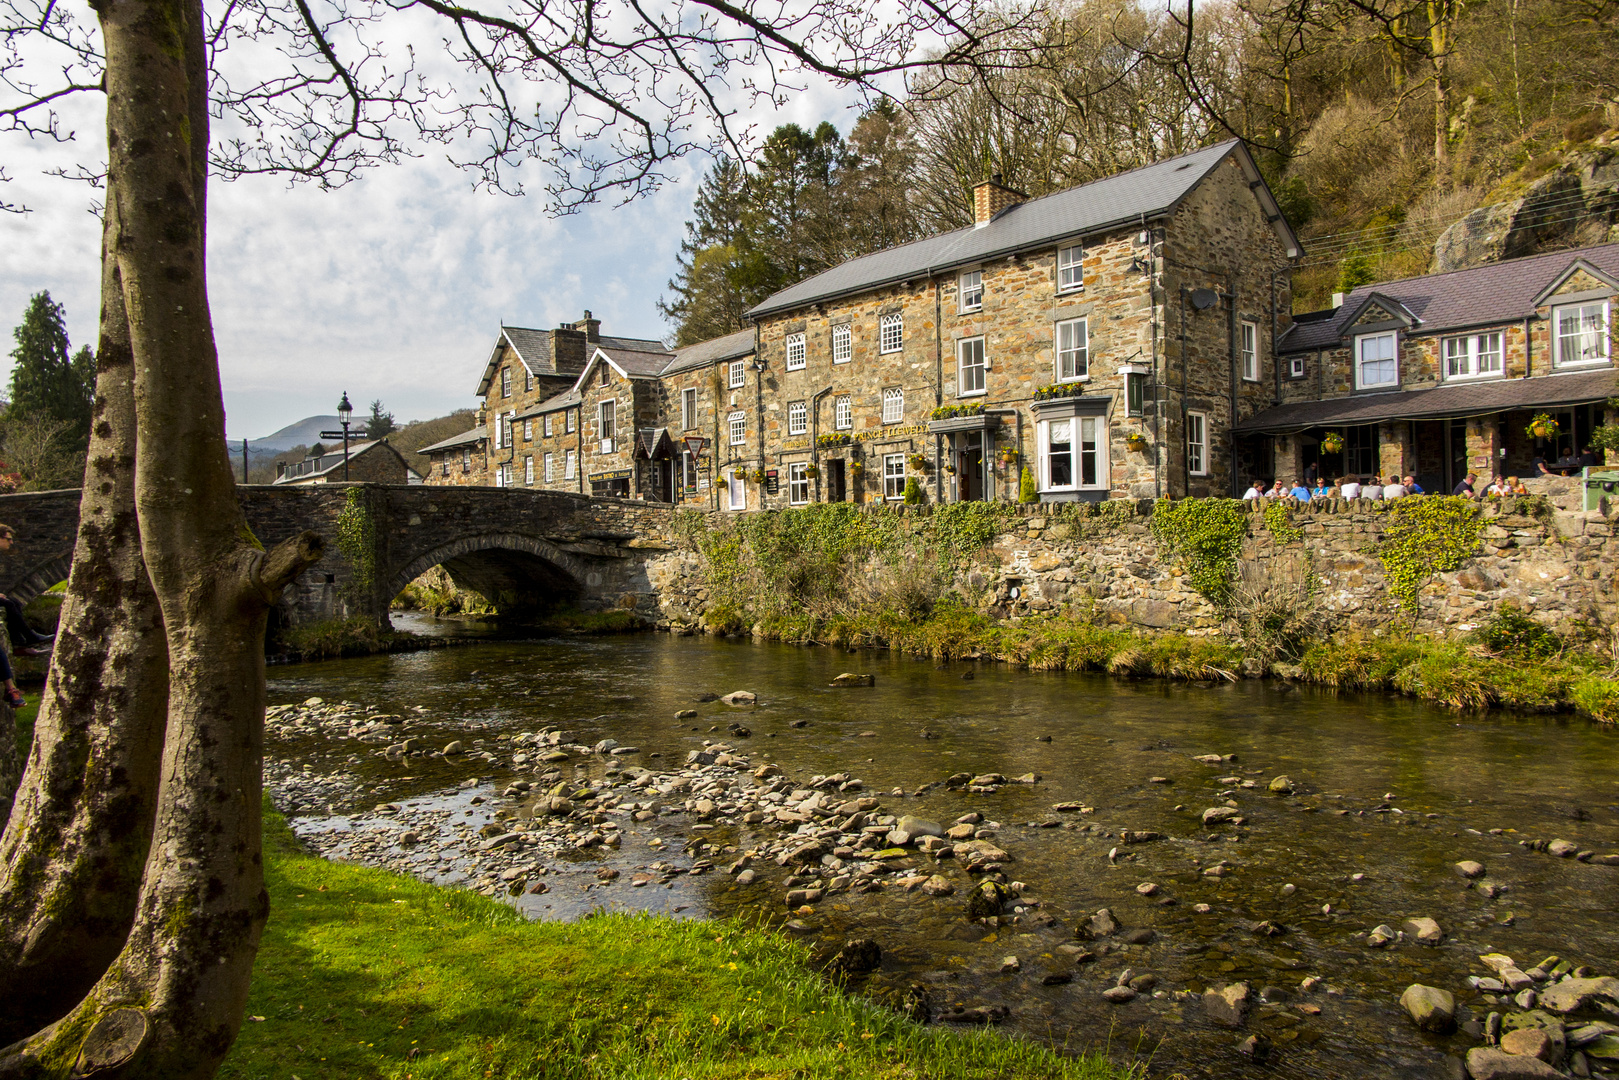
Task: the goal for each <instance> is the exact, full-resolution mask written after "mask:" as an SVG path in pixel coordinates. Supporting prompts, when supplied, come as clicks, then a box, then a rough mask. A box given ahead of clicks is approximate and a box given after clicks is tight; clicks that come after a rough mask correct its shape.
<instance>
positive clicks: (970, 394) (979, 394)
mask: <svg viewBox="0 0 1619 1080" xmlns="http://www.w3.org/2000/svg"><path fill="white" fill-rule="evenodd" d="M956 396H957V397H988V396H989V391H988V390H968V391H965V392H964V393H960V394H957V395H956Z"/></svg>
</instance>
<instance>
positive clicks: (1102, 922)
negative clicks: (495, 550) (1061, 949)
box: [1079, 908, 1119, 939]
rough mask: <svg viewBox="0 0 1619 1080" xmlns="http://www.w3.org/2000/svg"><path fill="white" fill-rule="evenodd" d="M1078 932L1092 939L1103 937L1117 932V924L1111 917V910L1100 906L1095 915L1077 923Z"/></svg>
mask: <svg viewBox="0 0 1619 1080" xmlns="http://www.w3.org/2000/svg"><path fill="white" fill-rule="evenodd" d="M1079 929H1080V932H1081V933H1083V934H1085V935H1087V936H1089V937H1090V938H1092V939H1095V938H1104V937H1108V936H1110V935H1112V934H1115V933H1117V932H1118V929H1119V924H1118V922H1117V921H1116V920H1115V919H1114V918H1113V912H1111V911H1109V910H1108V909H1107V908H1102V909H1100V910H1099V911H1097V913H1096V914H1095V915H1092V916H1091V917H1090V918H1088V919H1086V920H1085V921H1084V922H1082V923H1080V924H1079Z"/></svg>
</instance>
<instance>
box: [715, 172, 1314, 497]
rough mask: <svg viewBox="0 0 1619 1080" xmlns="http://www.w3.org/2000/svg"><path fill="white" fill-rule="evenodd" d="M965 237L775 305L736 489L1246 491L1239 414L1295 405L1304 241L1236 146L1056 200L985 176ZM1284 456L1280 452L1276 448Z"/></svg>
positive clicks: (861, 268)
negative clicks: (1292, 343)
mask: <svg viewBox="0 0 1619 1080" xmlns="http://www.w3.org/2000/svg"><path fill="white" fill-rule="evenodd" d="M974 196H975V222H974V224H973V225H972V226H971V227H969V228H965V229H959V230H956V231H954V232H949V233H944V234H942V235H939V236H934V237H930V238H928V239H926V240H921V241H918V242H915V243H912V244H906V245H903V246H900V247H896V248H891V249H888V250H885V251H879V252H876V253H874V254H871V255H866V256H862V257H860V258H857V259H852V260H850V261H848V262H846V263H843V264H841V265H839V266H836V267H833V268H832V269H830V270H827V271H825V272H824V273H821V274H818V275H816V276H815V277H812V278H809V279H808V280H806V281H802V282H799V283H798V284H796V285H793V286H792V287H790V288H787V289H784V290H782V291H781V292H779V293H777V294H775V295H774V296H771V297H770V298H768V299H767V300H765V301H764V302H763V303H761V304H759V305H758V306H757V307H755V308H754V309H753V310H752V311H751V312H750V316H751V317H752V318H753V320H754V321H755V322H756V324H757V326H758V335H759V345H758V360H759V371H758V372H757V375H756V377H754V378H750V372H749V371H747V370H743V371H740V372H736V373H734V374H733V375H732V376H731V379H730V381H729V382H728V383H727V387H726V388H727V389H728V390H729V391H731V392H732V398H731V401H730V404H729V411H728V412H727V414H726V417H725V422H724V429H725V438H724V440H723V441H724V446H722V447H721V455H720V462H721V479H722V482H723V483H725V485H726V487H727V490H728V491H729V490H731V489H732V488H733V487H734V486H735V485H736V484H737V482H738V478H741V479H742V480H743V481H744V486H745V487H746V486H747V485H752V486H751V487H749V488H747V490H746V491H745V492H744V496H745V497H743V498H738V499H736V500H734V501H732V500H727V505H733V506H736V507H737V508H739V509H740V508H742V507H743V506H744V505H745V506H746V508H747V509H754V508H755V507H757V506H765V507H771V506H788V505H797V504H801V503H807V502H812V501H827V500H830V501H842V500H853V501H877V500H881V501H896V500H899V499H900V498H902V497H903V492H904V489H905V485H906V481H907V479H909V478H912V477H915V478H916V479H917V480H918V481H919V482H920V483H921V484H922V485H923V486H924V487H925V488H926V490H927V495H928V498H929V499H930V500H935V501H940V502H953V501H958V500H971V499H1001V500H1008V499H1015V498H1017V497H1018V490H1019V481H1020V477H1021V475H1022V473H1023V471H1024V470H1025V469H1027V470H1028V472H1029V474H1030V476H1031V478H1032V479H1033V481H1034V484H1035V486H1036V489H1037V490H1038V492H1039V498H1040V499H1041V500H1042V501H1073V500H1087V501H1091V500H1101V499H1106V498H1124V497H1132V498H1143V497H1155V496H1161V495H1171V496H1180V495H1187V494H1191V495H1225V494H1229V493H1231V492H1232V490H1233V487H1234V485H1235V482H1236V481H1235V478H1236V477H1237V476H1238V475H1245V474H1246V472H1247V471H1248V468H1249V467H1250V466H1251V465H1252V463H1239V461H1238V457H1237V454H1236V451H1237V450H1238V448H1237V447H1235V446H1234V445H1233V442H1232V440H1231V437H1230V436H1231V430H1232V424H1233V422H1234V420H1235V419H1237V418H1238V417H1241V416H1246V415H1249V414H1251V413H1254V412H1258V411H1260V410H1261V409H1263V408H1266V407H1268V406H1270V405H1271V404H1273V398H1272V393H1273V391H1272V387H1273V385H1274V375H1275V373H1274V370H1273V368H1274V364H1273V361H1272V357H1273V356H1274V351H1273V342H1274V340H1275V338H1276V335H1277V333H1278V330H1279V328H1280V327H1284V326H1285V325H1286V322H1287V319H1288V315H1287V313H1288V312H1289V311H1290V310H1291V306H1292V305H1291V293H1290V290H1289V281H1288V275H1287V268H1288V266H1289V264H1290V260H1292V259H1294V258H1295V257H1297V256H1298V255H1299V254H1301V250H1300V247H1299V243H1298V241H1297V239H1296V238H1295V237H1294V235H1293V232H1292V230H1291V229H1290V228H1289V226H1288V224H1287V222H1286V220H1285V219H1284V218H1283V216H1282V213H1281V210H1280V209H1279V207H1278V206H1277V204H1276V200H1275V199H1274V198H1273V197H1272V195H1271V193H1270V191H1269V189H1268V188H1267V187H1266V185H1265V182H1264V179H1263V178H1262V177H1261V176H1260V173H1259V170H1258V168H1257V167H1256V166H1255V164H1254V161H1253V158H1252V157H1251V156H1250V155H1249V153H1248V150H1247V148H1246V147H1245V146H1244V145H1243V144H1242V143H1241V142H1240V141H1238V140H1231V141H1228V142H1224V143H1220V144H1219V145H1217V146H1211V147H1208V148H1207V149H1203V150H1199V151H1196V152H1194V153H1191V154H1186V155H1182V156H1180V157H1176V158H1171V159H1169V160H1167V161H1161V162H1158V163H1156V164H1153V165H1149V166H1146V167H1144V168H1140V169H1136V170H1133V171H1131V172H1127V173H1122V174H1119V175H1117V176H1111V177H1107V178H1105V179H1102V180H1098V181H1095V182H1093V183H1089V184H1084V185H1081V186H1079V187H1075V188H1070V189H1068V190H1066V191H1061V192H1058V193H1056V194H1053V195H1048V196H1045V197H1044V198H1040V199H1028V198H1026V197H1025V196H1024V195H1023V194H1022V193H1021V192H1018V191H1016V190H1013V189H1012V188H1010V187H1008V186H1007V185H1006V184H1004V183H1002V182H1001V181H1000V179H999V178H998V177H997V178H993V179H990V180H986V181H985V182H984V183H982V184H980V185H978V186H977V188H976V189H975V191H974ZM1265 464H1266V465H1267V466H1268V465H1269V462H1266V463H1265Z"/></svg>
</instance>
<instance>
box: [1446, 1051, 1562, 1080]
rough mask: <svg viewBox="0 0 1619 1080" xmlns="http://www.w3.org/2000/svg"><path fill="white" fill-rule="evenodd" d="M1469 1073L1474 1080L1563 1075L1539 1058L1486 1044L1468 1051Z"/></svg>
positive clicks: (1523, 1079)
mask: <svg viewBox="0 0 1619 1080" xmlns="http://www.w3.org/2000/svg"><path fill="white" fill-rule="evenodd" d="M1467 1073H1468V1075H1469V1076H1471V1077H1472V1078H1473V1080H1543V1078H1544V1080H1552V1078H1558V1080H1560V1078H1561V1077H1562V1075H1563V1074H1562V1073H1560V1072H1558V1071H1557V1070H1556V1069H1554V1068H1552V1067H1551V1066H1550V1065H1548V1064H1546V1063H1545V1062H1544V1061H1541V1060H1540V1059H1539V1058H1532V1057H1522V1056H1520V1055H1518V1054H1508V1053H1506V1052H1504V1051H1501V1050H1492V1049H1490V1048H1489V1047H1486V1046H1478V1047H1474V1048H1473V1049H1472V1050H1469V1051H1468V1052H1467Z"/></svg>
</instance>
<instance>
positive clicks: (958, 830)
mask: <svg viewBox="0 0 1619 1080" xmlns="http://www.w3.org/2000/svg"><path fill="white" fill-rule="evenodd" d="M977 831H978V829H977V827H976V826H974V825H968V824H965V823H963V824H961V825H952V826H950V827H949V828H948V829H946V830H945V831H944V835H945V837H946V838H948V839H950V840H971V839H972V838H973V834H974V833H976V832H977Z"/></svg>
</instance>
